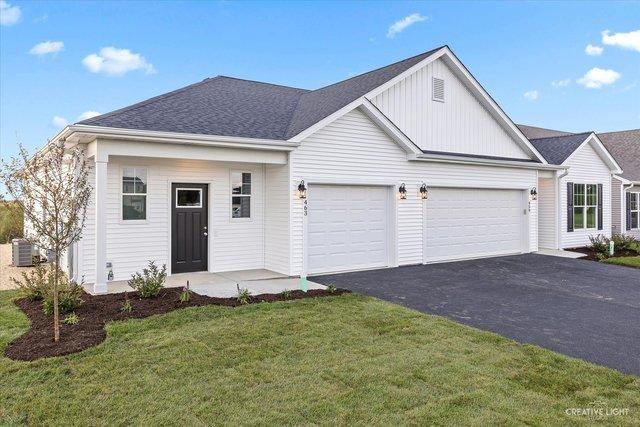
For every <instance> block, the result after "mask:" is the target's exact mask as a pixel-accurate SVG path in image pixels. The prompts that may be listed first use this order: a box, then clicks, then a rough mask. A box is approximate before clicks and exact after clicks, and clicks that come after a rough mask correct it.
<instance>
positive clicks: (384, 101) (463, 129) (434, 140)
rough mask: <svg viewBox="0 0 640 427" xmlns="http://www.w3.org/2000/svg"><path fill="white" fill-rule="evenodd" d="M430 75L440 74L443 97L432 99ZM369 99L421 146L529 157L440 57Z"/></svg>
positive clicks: (431, 77) (482, 153)
mask: <svg viewBox="0 0 640 427" xmlns="http://www.w3.org/2000/svg"><path fill="white" fill-rule="evenodd" d="M433 77H438V78H441V79H444V82H445V83H444V84H445V101H444V102H438V101H434V100H433V97H432V93H431V91H432V85H433ZM371 102H373V104H375V105H376V106H377V107H378V108H379V109H380V110H381V111H382V112H383V113H384V114H385V115H386V116H387V117H389V119H391V121H392V122H394V123H395V125H396V126H398V127H399V128H400V129H401V130H402V131H403V132H404V133H405V134H406V135H407V136H408V137H409V138H410V139H411V140H412V141H413V142H415V143H416V144H417V145H418V146H419V147H420V148H421V149H423V150H434V151H445V152H454V153H466V154H479V155H485V156H499V157H511V158H520V159H528V158H529V156H528V155H527V154H526V153H525V152H524V151H523V150H522V148H520V146H519V145H518V143H517V142H516V141H514V140H513V139H512V138H511V137H510V136H509V135H508V134H507V133H506V132H505V130H504V129H503V128H502V126H501V125H500V124H499V123H498V122H497V121H496V120H495V119H494V118H493V116H491V114H490V113H489V112H488V111H487V110H486V109H485V108H484V107H483V106H482V104H480V102H479V101H478V100H477V99H476V98H475V97H474V96H473V94H472V93H471V92H470V91H469V90H468V89H467V87H466V86H465V85H464V84H463V83H462V82H461V81H460V80H459V79H458V78H457V77H456V76H455V75H454V74H453V73H452V72H451V70H450V69H449V68H448V67H447V65H446V64H445V63H444V62H443V61H442V60H441V59H438V60H436V61H434V62H432V63H430V64H428V65H427V66H425V67H423V68H421V69H420V70H418V71H416V72H415V73H413V74H411V75H410V76H408V77H407V78H406V79H404V80H402V81H400V82H398V83H397V84H395V85H394V86H392V87H390V88H389V89H387V90H385V91H384V92H382V93H380V94H379V95H377V96H376V97H374V98H373V99H372V100H371Z"/></svg>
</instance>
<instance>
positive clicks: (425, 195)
mask: <svg viewBox="0 0 640 427" xmlns="http://www.w3.org/2000/svg"><path fill="white" fill-rule="evenodd" d="M420 198H421V199H422V200H427V198H429V190H427V184H425V183H424V182H423V183H422V185H421V186H420Z"/></svg>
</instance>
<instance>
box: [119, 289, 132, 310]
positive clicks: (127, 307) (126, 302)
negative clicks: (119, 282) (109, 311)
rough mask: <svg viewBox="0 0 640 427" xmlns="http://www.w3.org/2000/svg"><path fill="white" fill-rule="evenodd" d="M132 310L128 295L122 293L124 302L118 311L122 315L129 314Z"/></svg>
mask: <svg viewBox="0 0 640 427" xmlns="http://www.w3.org/2000/svg"><path fill="white" fill-rule="evenodd" d="M132 310H133V306H132V305H131V301H130V300H129V295H128V294H127V293H126V292H125V293H124V302H123V303H122V307H120V311H122V312H123V313H131V311H132Z"/></svg>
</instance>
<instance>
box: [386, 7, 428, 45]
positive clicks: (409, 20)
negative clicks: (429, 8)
mask: <svg viewBox="0 0 640 427" xmlns="http://www.w3.org/2000/svg"><path fill="white" fill-rule="evenodd" d="M427 19H428V18H427V17H426V16H422V15H420V14H419V13H412V14H411V15H409V16H405V17H404V18H402V19H401V20H399V21H396V22H394V23H393V24H392V25H391V26H390V27H389V30H388V31H387V37H389V38H390V39H392V38H394V37H395V36H396V34H398V33H401V32H402V31H404V30H405V29H406V28H407V27H409V26H410V25H413V24H415V23H416V22H422V21H426V20H427Z"/></svg>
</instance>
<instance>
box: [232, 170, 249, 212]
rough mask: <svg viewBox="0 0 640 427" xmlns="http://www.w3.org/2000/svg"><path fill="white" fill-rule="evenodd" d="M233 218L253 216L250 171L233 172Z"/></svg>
mask: <svg viewBox="0 0 640 427" xmlns="http://www.w3.org/2000/svg"><path fill="white" fill-rule="evenodd" d="M231 218H251V173H249V172H231Z"/></svg>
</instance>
